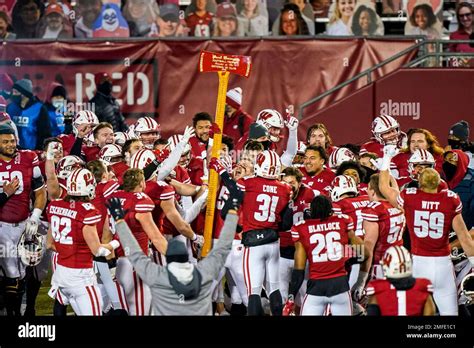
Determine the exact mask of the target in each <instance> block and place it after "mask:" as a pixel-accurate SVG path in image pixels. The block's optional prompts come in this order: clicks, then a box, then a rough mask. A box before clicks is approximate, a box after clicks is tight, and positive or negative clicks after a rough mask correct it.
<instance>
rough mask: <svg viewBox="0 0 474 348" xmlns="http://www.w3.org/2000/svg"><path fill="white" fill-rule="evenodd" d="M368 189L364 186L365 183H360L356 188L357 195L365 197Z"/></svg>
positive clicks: (367, 185)
mask: <svg viewBox="0 0 474 348" xmlns="http://www.w3.org/2000/svg"><path fill="white" fill-rule="evenodd" d="M368 189H369V184H366V183H365V182H361V183H360V184H359V187H358V190H359V195H361V196H367V190H368Z"/></svg>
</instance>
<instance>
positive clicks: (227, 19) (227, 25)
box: [212, 2, 239, 37]
mask: <svg viewBox="0 0 474 348" xmlns="http://www.w3.org/2000/svg"><path fill="white" fill-rule="evenodd" d="M238 30H239V23H238V21H237V12H236V11H235V8H234V5H232V4H231V3H228V2H224V3H222V4H219V5H217V12H216V18H215V25H214V32H213V33H212V36H215V37H229V36H237V34H238Z"/></svg>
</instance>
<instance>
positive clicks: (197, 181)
mask: <svg viewBox="0 0 474 348" xmlns="http://www.w3.org/2000/svg"><path fill="white" fill-rule="evenodd" d="M189 144H190V145H191V161H190V162H189V164H188V174H189V177H190V178H191V182H192V183H193V184H194V185H202V176H203V175H204V160H205V159H206V158H207V144H205V143H203V142H201V140H199V138H197V137H195V136H194V137H191V138H190V139H189Z"/></svg>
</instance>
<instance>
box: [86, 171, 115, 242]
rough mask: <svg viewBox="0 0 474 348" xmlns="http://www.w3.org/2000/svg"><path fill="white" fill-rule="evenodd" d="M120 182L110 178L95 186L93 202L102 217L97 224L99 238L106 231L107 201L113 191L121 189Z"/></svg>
mask: <svg viewBox="0 0 474 348" xmlns="http://www.w3.org/2000/svg"><path fill="white" fill-rule="evenodd" d="M119 186H120V185H119V183H118V182H117V181H114V180H109V181H106V182H99V183H98V184H97V186H96V187H95V198H94V199H93V200H92V202H91V203H92V204H94V206H95V207H96V208H97V210H98V211H99V212H100V215H101V216H102V218H101V219H100V221H99V223H98V224H97V234H98V235H99V239H101V238H102V233H103V232H104V224H105V220H106V219H107V216H108V214H109V212H108V210H107V207H106V206H105V203H106V202H107V200H108V199H109V198H110V197H111V195H112V193H114V192H115V191H117V190H118V189H119Z"/></svg>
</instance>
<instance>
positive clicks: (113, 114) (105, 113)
mask: <svg viewBox="0 0 474 348" xmlns="http://www.w3.org/2000/svg"><path fill="white" fill-rule="evenodd" d="M94 81H95V85H96V87H97V92H96V94H95V96H94V98H92V99H91V100H90V102H91V103H93V105H94V107H95V114H96V115H97V117H98V118H99V122H108V123H110V124H111V125H112V127H113V129H114V132H124V131H126V130H127V129H128V126H127V125H126V124H125V120H124V117H123V115H122V113H121V112H120V105H119V104H118V102H117V100H116V99H115V98H114V97H113V96H112V79H111V78H110V76H109V75H108V74H107V73H98V74H96V75H95V78H94Z"/></svg>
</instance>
